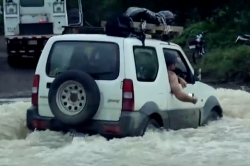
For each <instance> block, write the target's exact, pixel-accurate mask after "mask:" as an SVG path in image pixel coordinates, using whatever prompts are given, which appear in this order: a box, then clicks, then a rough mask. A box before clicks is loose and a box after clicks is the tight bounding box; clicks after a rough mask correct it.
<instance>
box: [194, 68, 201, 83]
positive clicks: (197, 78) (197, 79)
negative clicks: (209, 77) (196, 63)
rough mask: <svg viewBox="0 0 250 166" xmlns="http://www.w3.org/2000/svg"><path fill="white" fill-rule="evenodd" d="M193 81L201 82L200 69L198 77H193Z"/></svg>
mask: <svg viewBox="0 0 250 166" xmlns="http://www.w3.org/2000/svg"><path fill="white" fill-rule="evenodd" d="M195 81H201V68H199V70H198V76H197V77H195Z"/></svg>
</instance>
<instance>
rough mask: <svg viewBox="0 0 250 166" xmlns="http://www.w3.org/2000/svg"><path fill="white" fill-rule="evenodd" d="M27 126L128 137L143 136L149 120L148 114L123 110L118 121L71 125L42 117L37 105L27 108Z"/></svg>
mask: <svg viewBox="0 0 250 166" xmlns="http://www.w3.org/2000/svg"><path fill="white" fill-rule="evenodd" d="M26 116H27V117H26V118H27V127H28V128H29V129H30V130H34V129H37V130H46V129H49V130H53V131H62V132H68V131H70V130H72V129H73V130H76V131H77V132H83V133H86V134H90V135H93V134H99V135H102V136H104V137H107V138H110V137H118V138H121V137H126V136H141V135H142V134H143V132H144V129H145V127H146V124H147V122H148V116H147V115H145V114H143V113H141V112H139V111H134V112H122V113H121V116H120V120H119V121H117V122H110V121H99V120H92V121H90V122H88V123H87V124H84V125H81V126H77V127H74V128H72V127H70V126H67V125H65V124H63V123H61V122H60V121H59V120H57V119H55V118H48V117H42V116H39V114H38V108H37V107H35V106H32V107H30V108H29V109H28V110H27V115H26ZM37 122H39V123H41V122H42V124H43V127H42V128H37V126H36V124H37Z"/></svg>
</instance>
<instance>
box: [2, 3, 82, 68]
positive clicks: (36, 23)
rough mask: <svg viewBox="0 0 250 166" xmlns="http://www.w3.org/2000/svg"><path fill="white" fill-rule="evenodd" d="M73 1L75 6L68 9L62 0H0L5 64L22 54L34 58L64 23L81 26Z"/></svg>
mask: <svg viewBox="0 0 250 166" xmlns="http://www.w3.org/2000/svg"><path fill="white" fill-rule="evenodd" d="M68 1H70V3H72V1H74V0H68ZM77 3H78V5H77V8H72V9H68V6H69V5H68V3H67V1H66V0H3V6H4V32H5V38H6V44H7V53H8V62H9V64H10V65H11V66H13V65H14V64H16V62H17V61H18V60H19V59H20V58H22V57H23V56H24V55H25V56H32V57H34V58H37V59H38V58H39V57H40V54H41V52H42V50H43V47H44V45H45V44H46V42H47V40H48V39H49V38H50V37H52V36H54V35H61V34H62V33H63V31H64V26H71V25H77V26H80V25H82V22H83V21H82V20H83V18H82V16H83V15H82V5H81V0H77ZM71 11H72V12H71Z"/></svg>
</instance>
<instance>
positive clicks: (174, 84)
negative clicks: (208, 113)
mask: <svg viewBox="0 0 250 166" xmlns="http://www.w3.org/2000/svg"><path fill="white" fill-rule="evenodd" d="M169 83H170V87H171V90H172V92H173V94H174V95H175V97H176V98H177V99H178V100H180V101H183V102H190V103H194V104H195V103H196V102H197V99H196V98H194V97H191V96H189V95H187V94H186V93H184V92H182V90H181V88H180V86H179V82H178V77H177V76H176V75H175V74H171V75H170V76H169Z"/></svg>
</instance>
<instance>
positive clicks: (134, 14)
mask: <svg viewBox="0 0 250 166" xmlns="http://www.w3.org/2000/svg"><path fill="white" fill-rule="evenodd" d="M124 15H125V16H128V17H131V18H132V19H133V21H135V22H141V20H144V21H146V22H147V23H151V24H156V25H160V24H164V20H163V18H161V17H159V15H158V14H157V13H154V12H152V11H150V10H148V9H146V8H139V7H129V8H128V9H127V11H126V12H125V13H124Z"/></svg>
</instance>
